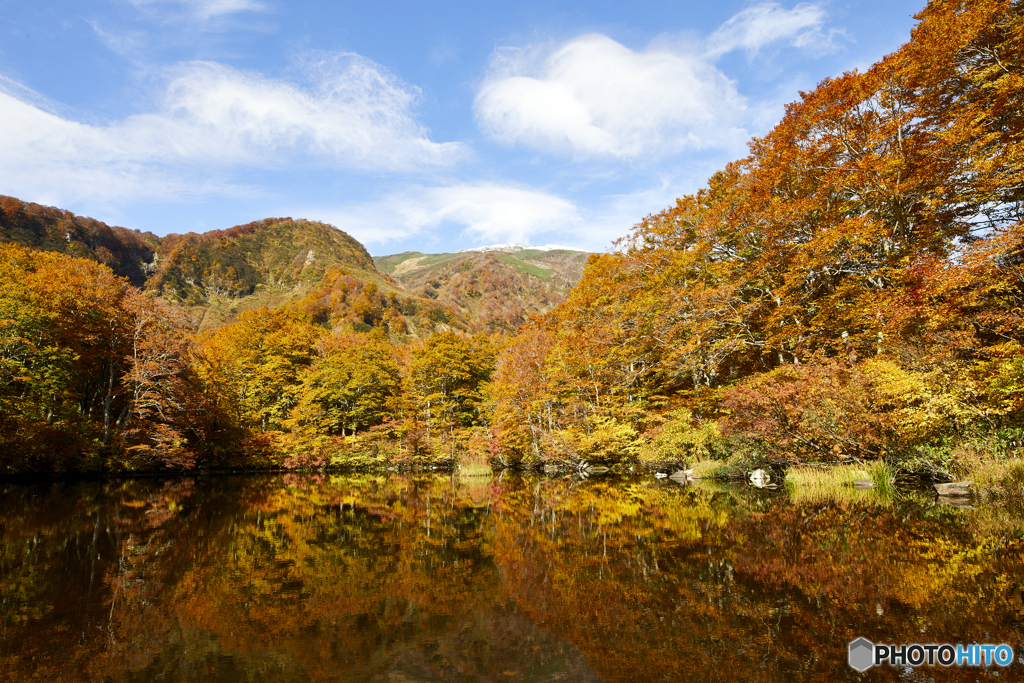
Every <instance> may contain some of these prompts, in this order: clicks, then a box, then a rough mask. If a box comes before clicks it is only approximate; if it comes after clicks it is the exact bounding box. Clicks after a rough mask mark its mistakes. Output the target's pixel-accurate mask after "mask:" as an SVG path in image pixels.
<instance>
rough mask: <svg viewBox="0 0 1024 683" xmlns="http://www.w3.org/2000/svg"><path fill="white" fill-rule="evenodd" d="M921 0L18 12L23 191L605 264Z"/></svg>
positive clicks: (203, 226)
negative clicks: (605, 255) (559, 249)
mask: <svg viewBox="0 0 1024 683" xmlns="http://www.w3.org/2000/svg"><path fill="white" fill-rule="evenodd" d="M921 6H922V5H921V2H920V0H916V1H915V2H902V1H900V0H896V1H891V0H890V1H888V2H862V3H843V2H835V1H832V2H828V1H823V2H813V3H786V2H781V3H776V2H732V1H730V0H725V1H723V2H717V3H708V2H692V1H689V0H687V1H681V2H658V1H645V0H634V2H631V3H625V2H607V1H606V0H587V1H586V2H582V1H580V0H572V1H568V0H563V1H556V2H551V1H548V2H543V3H534V2H501V3H481V2H455V1H447V2H394V1H386V0H385V1H378V2H360V3H352V2H334V1H322V2H302V1H301V0H293V1H292V2H284V1H283V0H75V1H74V2H72V1H70V0H59V1H54V2H44V1H40V0H0V194H8V195H13V196H16V197H19V198H21V199H24V200H27V201H35V202H40V203H43V204H50V205H54V206H59V207H61V208H64V209H68V210H71V211H74V212H75V213H78V214H83V215H87V216H92V217H94V218H98V219H100V220H103V221H105V222H108V223H112V224H117V225H123V226H125V227H129V228H139V229H142V230H150V231H152V232H154V233H156V234H158V235H164V234H167V233H170V232H187V231H198V232H202V231H205V230H210V229H219V228H227V227H231V226H232V225H236V224H240V223H246V222H249V221H252V220H257V219H260V218H264V217H268V216H292V217H295V218H299V217H303V218H309V219H314V220H322V221H326V222H329V223H332V224H333V225H337V226H338V227H340V228H342V229H343V230H346V231H348V232H349V233H351V234H352V235H353V236H355V237H356V238H357V239H359V240H360V241H362V242H363V243H364V244H365V245H366V246H367V248H368V249H369V250H370V252H371V253H373V254H375V255H380V254H388V253H396V252H400V251H405V250H419V251H431V252H435V251H454V250H456V249H461V248H468V247H474V246H481V245H487V244H494V243H502V242H521V243H524V244H545V243H557V244H565V245H569V246H575V247H579V248H584V249H589V250H594V251H601V250H604V249H606V248H608V246H609V244H610V243H611V241H612V240H613V239H615V238H617V237H620V236H623V235H625V234H627V233H628V232H629V229H630V227H631V226H632V225H633V224H634V223H636V222H637V221H638V220H640V219H641V218H643V217H644V216H645V215H647V214H649V213H652V212H657V211H659V210H661V209H663V208H665V207H667V206H669V205H670V204H671V203H672V201H673V199H674V198H675V197H677V196H680V195H682V194H687V193H691V192H693V191H695V190H696V189H697V188H699V187H700V186H701V185H703V183H704V181H705V179H706V178H707V177H708V176H709V175H710V174H711V173H713V172H714V171H715V170H717V169H719V168H721V167H722V166H724V165H725V164H726V163H727V162H729V161H731V160H733V159H737V158H740V157H742V156H744V154H745V151H746V142H747V141H748V140H749V139H750V137H751V136H754V135H763V134H764V133H765V132H767V131H768V130H770V129H771V127H772V126H773V125H774V124H775V123H776V122H777V121H778V120H779V118H780V117H781V115H782V111H783V107H784V105H785V103H786V102H789V101H792V100H794V99H796V97H797V96H798V92H799V91H800V90H809V89H812V88H813V87H814V86H815V84H817V83H818V82H819V81H820V80H821V79H823V78H825V77H827V76H830V75H838V74H840V73H842V72H843V71H847V70H850V69H854V68H860V69H863V68H865V67H867V66H870V64H872V63H873V62H875V61H877V60H878V59H879V58H881V57H882V56H883V55H885V54H887V53H889V52H891V51H893V50H894V49H896V48H897V47H898V46H899V45H900V44H902V43H903V42H905V41H906V40H907V38H908V37H909V31H910V28H911V27H912V26H913V19H912V17H911V15H912V14H914V13H915V12H917V11H918V10H919V9H921Z"/></svg>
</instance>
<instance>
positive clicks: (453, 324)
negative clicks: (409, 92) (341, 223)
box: [0, 197, 472, 339]
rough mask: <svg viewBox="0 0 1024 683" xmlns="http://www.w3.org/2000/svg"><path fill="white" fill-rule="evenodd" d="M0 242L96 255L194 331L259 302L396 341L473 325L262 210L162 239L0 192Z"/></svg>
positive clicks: (314, 227)
mask: <svg viewBox="0 0 1024 683" xmlns="http://www.w3.org/2000/svg"><path fill="white" fill-rule="evenodd" d="M0 242H14V243H17V244H20V245H23V246H26V247H29V248H32V249H39V250H43V251H57V252H60V253H64V254H68V255H70V256H77V257H82V258H88V259H92V260H95V261H99V262H100V263H104V264H105V265H107V266H109V267H110V268H111V270H113V271H114V272H115V273H116V274H118V275H121V276H123V277H126V278H127V279H128V280H129V281H130V282H131V283H132V284H133V285H136V286H138V287H143V288H145V289H146V290H148V291H150V292H152V293H154V294H156V295H157V296H160V297H161V298H163V299H164V300H166V301H168V302H171V303H174V304H177V305H179V306H181V307H182V308H184V309H185V310H186V311H187V312H188V314H189V315H190V316H191V318H192V319H193V321H194V324H195V326H196V329H197V331H200V332H203V331H206V330H209V329H215V328H217V327H220V326H221V325H224V324H227V323H230V322H233V321H234V320H235V319H237V317H238V315H239V314H240V313H242V312H243V311H246V310H251V309H255V308H259V307H261V306H267V307H269V308H278V307H282V306H289V307H292V308H296V309H298V310H301V311H303V312H305V313H307V314H308V315H310V317H311V318H312V319H313V320H315V321H316V322H318V323H320V324H323V325H324V326H327V327H330V328H332V329H352V330H355V331H368V330H369V329H372V328H373V327H384V328H386V329H387V331H388V332H390V333H391V334H393V335H395V336H396V337H398V338H399V339H401V338H408V337H420V336H423V335H427V334H430V333H431V332H434V331H444V330H461V331H469V330H470V329H471V328H472V326H471V325H470V323H469V321H468V320H467V319H466V318H465V316H464V315H462V314H461V313H460V312H459V311H458V310H456V309H454V308H452V307H450V306H446V305H444V304H443V303H440V302H437V301H432V300H430V299H428V298H426V297H421V296H419V295H416V294H411V293H408V292H406V291H404V290H403V289H402V287H401V286H400V285H399V284H398V283H397V282H396V281H395V280H394V279H392V278H391V277H390V276H389V275H387V274H384V273H381V272H380V271H378V270H377V268H376V266H375V265H374V262H373V259H372V257H371V256H370V254H369V253H368V252H367V251H366V249H365V248H364V247H363V245H362V244H360V243H359V242H358V241H356V240H355V239H353V238H352V237H351V236H349V235H348V234H347V233H345V232H344V231H342V230H338V229H337V228H335V227H333V226H330V225H327V224H325V223H318V222H314V221H306V220H293V219H291V218H267V219H264V220H261V221H256V222H253V223H248V224H245V225H239V226H235V227H233V228H230V229H228V230H214V231H210V232H206V233H202V234H197V233H186V234H183V235H176V234H172V235H167V236H166V237H163V238H160V237H156V236H155V235H152V234H150V233H141V232H138V231H131V230H127V229H125V228H118V227H111V226H108V225H106V224H104V223H102V222H100V221H97V220H94V219H91V218H84V217H80V216H75V215H74V214H72V213H70V212H68V211H63V210H61V209H57V208H53V207H46V206H41V205H39V204H31V203H26V202H22V201H20V200H18V199H15V198H13V197H0Z"/></svg>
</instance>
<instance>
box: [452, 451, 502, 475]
mask: <svg viewBox="0 0 1024 683" xmlns="http://www.w3.org/2000/svg"><path fill="white" fill-rule="evenodd" d="M493 472H494V470H493V469H492V468H491V461H490V458H489V457H488V456H487V455H486V454H484V453H480V452H478V451H477V452H474V451H472V450H470V451H469V452H468V453H463V454H462V455H460V456H459V476H460V477H489V476H491V474H493Z"/></svg>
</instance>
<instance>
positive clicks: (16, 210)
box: [0, 195, 160, 287]
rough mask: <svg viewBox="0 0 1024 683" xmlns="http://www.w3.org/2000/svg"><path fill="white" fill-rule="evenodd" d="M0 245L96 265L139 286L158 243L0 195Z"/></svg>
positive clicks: (148, 235)
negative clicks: (100, 265) (17, 246)
mask: <svg viewBox="0 0 1024 683" xmlns="http://www.w3.org/2000/svg"><path fill="white" fill-rule="evenodd" d="M0 242H9V243H14V244H20V245H22V246H24V247H28V248H30V249H38V250H40V251H56V252H59V253H61V254H67V255H68V256H76V257H79V258H88V259H92V260H94V261H99V262H100V263H102V264H104V265H106V266H107V267H109V268H110V269H111V270H112V271H114V274H115V275H120V276H121V277H124V278H127V279H128V281H129V282H131V283H132V284H133V285H135V286H136V287H141V286H143V285H144V284H145V283H146V279H147V277H148V276H149V273H150V272H152V263H153V259H154V256H155V254H156V247H157V245H158V244H159V243H160V238H159V237H157V236H156V235H154V234H152V233H149V232H140V231H138V230H128V229H127V228H120V227H116V226H110V225H107V224H106V223H101V222H100V221H97V220H94V219H92V218H86V217H84V216H76V215H75V214H73V213H71V212H70V211H63V210H61V209H57V208H54V207H52V206H43V205H42V204H33V203H31V202H23V201H21V200H20V199H17V198H15V197H7V196H4V195H0Z"/></svg>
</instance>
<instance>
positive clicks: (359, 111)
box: [0, 54, 465, 201]
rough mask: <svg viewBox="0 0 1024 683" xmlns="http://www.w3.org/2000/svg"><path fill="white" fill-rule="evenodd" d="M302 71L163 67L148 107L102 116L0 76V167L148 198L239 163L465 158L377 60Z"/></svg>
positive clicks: (344, 59) (16, 178) (17, 174)
mask: <svg viewBox="0 0 1024 683" xmlns="http://www.w3.org/2000/svg"><path fill="white" fill-rule="evenodd" d="M302 73H303V77H304V79H303V80H302V81H301V82H295V81H286V80H280V79H273V78H268V77H266V76H263V75H261V74H257V73H253V72H245V71H239V70H236V69H233V68H230V67H227V66H224V65H221V64H216V63H211V62H192V63H187V64H182V65H179V66H177V67H174V68H173V69H171V70H169V71H168V72H167V73H166V77H165V80H164V88H163V92H162V95H161V97H160V99H159V103H158V105H157V106H156V107H155V111H154V112H153V113H147V114H137V115H133V116H129V117H127V118H125V119H122V120H120V121H115V122H112V123H109V124H106V125H95V124H89V123H82V122H79V121H75V120H73V119H72V118H70V117H67V116H62V115H59V114H56V113H53V111H52V109H53V108H52V107H46V106H45V105H42V104H40V103H39V102H38V101H36V100H37V99H38V98H34V97H31V96H26V94H25V92H24V90H23V89H21V88H19V87H18V86H17V85H16V84H10V83H4V82H2V81H0V121H3V124H4V125H3V126H0V176H2V177H4V178H5V179H7V180H6V182H5V189H6V190H7V191H8V192H13V193H15V194H17V193H19V192H20V193H22V194H24V195H30V196H45V197H51V198H53V199H54V200H57V201H74V200H77V199H80V198H84V197H92V198H96V199H101V198H104V197H110V198H115V197H116V198H118V199H138V198H150V199H153V198H170V197H175V196H180V195H181V194H188V193H190V192H191V193H204V192H208V191H211V190H215V191H222V190H223V189H224V187H223V186H224V185H225V184H226V181H224V180H218V178H220V179H223V178H229V177H230V175H231V171H232V169H240V168H242V167H243V165H244V167H245V168H246V169H252V168H266V167H279V166H281V165H288V164H289V163H296V162H298V161H300V160H301V161H302V162H304V163H309V162H312V163H317V164H321V165H327V166H331V167H336V168H348V169H353V168H354V169H367V170H377V171H381V170H383V171H405V170H416V169H419V168H422V167H437V166H443V165H446V164H449V163H452V162H453V161H455V160H457V159H458V158H461V157H462V156H463V155H464V151H465V150H464V148H463V147H462V146H461V145H460V144H458V143H436V142H433V141H431V140H430V139H429V138H428V137H427V131H426V130H425V129H424V128H423V127H422V126H421V125H420V124H418V123H417V122H416V120H415V119H414V117H413V113H414V112H413V107H414V104H415V101H416V98H417V96H418V90H417V89H415V88H412V87H409V86H406V85H404V84H402V83H401V82H399V81H398V79H396V78H395V77H394V76H392V75H391V74H390V73H389V72H387V71H386V70H385V69H383V68H382V67H380V66H379V65H377V64H375V63H373V62H371V61H369V60H367V59H364V58H362V57H359V56H358V55H351V54H345V55H320V56H319V57H317V58H310V59H308V60H307V61H306V62H305V63H304V64H303V65H302ZM48 109H49V111H48ZM55 188H60V193H56V194H57V196H56V197H55V196H54V194H55Z"/></svg>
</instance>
